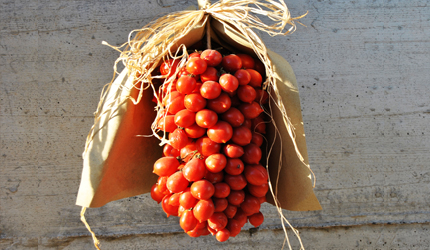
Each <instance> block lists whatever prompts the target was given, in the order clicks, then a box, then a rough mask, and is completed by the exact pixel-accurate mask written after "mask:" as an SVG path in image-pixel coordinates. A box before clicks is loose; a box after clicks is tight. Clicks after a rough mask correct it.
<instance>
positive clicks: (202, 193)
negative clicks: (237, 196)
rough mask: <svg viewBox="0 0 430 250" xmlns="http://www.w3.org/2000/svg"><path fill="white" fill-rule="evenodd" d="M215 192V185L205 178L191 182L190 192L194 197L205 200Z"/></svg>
mask: <svg viewBox="0 0 430 250" xmlns="http://www.w3.org/2000/svg"><path fill="white" fill-rule="evenodd" d="M214 193H215V187H214V185H212V183H210V182H209V181H207V180H199V181H196V182H194V183H193V184H191V194H192V195H193V196H194V198H196V199H200V200H207V199H210V198H211V197H212V196H213V195H214Z"/></svg>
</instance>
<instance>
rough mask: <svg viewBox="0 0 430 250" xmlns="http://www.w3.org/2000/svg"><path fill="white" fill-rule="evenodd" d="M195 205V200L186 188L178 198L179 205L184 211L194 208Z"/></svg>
mask: <svg viewBox="0 0 430 250" xmlns="http://www.w3.org/2000/svg"><path fill="white" fill-rule="evenodd" d="M196 203H197V199H196V198H194V196H193V195H192V194H191V190H190V188H186V189H185V190H184V191H183V192H182V193H181V196H180V197H179V204H180V205H181V206H182V207H184V208H185V209H190V208H192V207H194V206H195V205H196Z"/></svg>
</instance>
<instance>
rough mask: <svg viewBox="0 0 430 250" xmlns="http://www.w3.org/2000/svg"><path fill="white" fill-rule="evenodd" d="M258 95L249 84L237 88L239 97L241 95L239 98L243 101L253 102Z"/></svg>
mask: <svg viewBox="0 0 430 250" xmlns="http://www.w3.org/2000/svg"><path fill="white" fill-rule="evenodd" d="M256 96H257V92H255V89H254V88H253V87H251V86H249V85H243V86H239V88H238V89H237V97H239V100H241V101H242V102H247V103H252V102H253V101H254V100H255V97H256Z"/></svg>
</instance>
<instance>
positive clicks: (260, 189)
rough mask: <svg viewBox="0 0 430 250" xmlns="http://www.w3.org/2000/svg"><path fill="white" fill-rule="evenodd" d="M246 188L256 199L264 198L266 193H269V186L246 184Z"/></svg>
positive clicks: (265, 184)
mask: <svg viewBox="0 0 430 250" xmlns="http://www.w3.org/2000/svg"><path fill="white" fill-rule="evenodd" d="M247 188H248V191H249V193H250V194H252V195H253V196H255V197H257V198H260V197H263V196H266V194H267V191H269V184H267V183H264V184H263V185H252V184H250V183H248V186H247Z"/></svg>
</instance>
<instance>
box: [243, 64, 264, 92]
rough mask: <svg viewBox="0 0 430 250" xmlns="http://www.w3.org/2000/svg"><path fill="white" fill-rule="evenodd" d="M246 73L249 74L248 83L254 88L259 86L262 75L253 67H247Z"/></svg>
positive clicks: (261, 81)
mask: <svg viewBox="0 0 430 250" xmlns="http://www.w3.org/2000/svg"><path fill="white" fill-rule="evenodd" d="M246 71H248V73H249V74H250V75H251V81H249V85H250V86H252V87H254V88H261V84H262V83H263V77H261V74H260V73H258V71H256V70H253V69H247V70H246Z"/></svg>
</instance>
